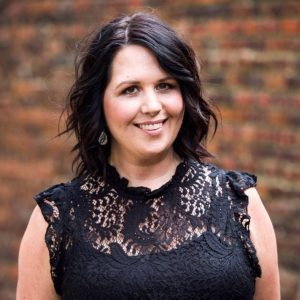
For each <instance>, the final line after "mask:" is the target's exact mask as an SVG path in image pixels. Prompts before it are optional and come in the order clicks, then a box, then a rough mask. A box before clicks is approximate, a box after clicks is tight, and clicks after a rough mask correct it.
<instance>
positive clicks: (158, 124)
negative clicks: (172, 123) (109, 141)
mask: <svg viewBox="0 0 300 300" xmlns="http://www.w3.org/2000/svg"><path fill="white" fill-rule="evenodd" d="M166 121H167V119H165V120H158V121H152V122H143V123H137V124H135V126H137V127H138V128H140V129H143V130H147V131H155V130H158V129H160V128H162V126H163V124H164V123H165V122H166Z"/></svg>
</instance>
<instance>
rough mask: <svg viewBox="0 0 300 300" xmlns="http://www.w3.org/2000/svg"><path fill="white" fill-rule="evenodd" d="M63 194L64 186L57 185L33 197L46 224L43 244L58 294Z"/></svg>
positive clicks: (60, 273)
mask: <svg viewBox="0 0 300 300" xmlns="http://www.w3.org/2000/svg"><path fill="white" fill-rule="evenodd" d="M65 194H66V192H65V184H57V185H54V186H52V187H50V188H48V189H46V190H44V191H43V192H41V193H39V194H37V195H35V196H34V199H35V200H36V202H37V204H38V206H39V207H40V209H41V212H42V215H43V217H44V219H45V220H46V222H47V223H48V227H47V230H46V234H45V242H46V246H47V248H48V251H49V256H50V267H51V276H52V279H53V283H54V287H55V290H56V292H57V293H58V294H61V286H60V283H61V276H62V272H61V271H62V267H61V266H60V260H61V256H62V250H63V239H64V237H63V235H64V225H63V222H64V211H65V205H66V201H65V198H66V196H65Z"/></svg>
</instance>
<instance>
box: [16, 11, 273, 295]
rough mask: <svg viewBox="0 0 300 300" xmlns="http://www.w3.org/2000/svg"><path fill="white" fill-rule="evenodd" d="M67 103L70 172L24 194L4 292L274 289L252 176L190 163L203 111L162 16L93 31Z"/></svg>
mask: <svg viewBox="0 0 300 300" xmlns="http://www.w3.org/2000/svg"><path fill="white" fill-rule="evenodd" d="M68 112H69V115H68V120H67V129H66V131H65V132H75V134H76V137H77V144H76V145H75V146H74V149H73V150H74V151H76V153H77V157H76V159H75V162H76V163H78V164H77V165H78V168H77V176H76V178H74V179H73V180H72V181H70V182H68V183H66V184H58V185H55V186H53V187H51V188H49V189H47V190H45V191H44V192H42V193H40V194H39V195H37V196H36V197H35V199H36V201H37V204H38V206H37V207H36V208H35V209H34V211H33V214H32V216H31V219H30V221H29V224H28V227H27V229H26V232H25V235H24V238H23V240H22V243H21V247H20V255H19V281H18V288H17V298H18V299H214V300H217V299H223V300H224V299H268V300H270V299H279V279H278V278H279V276H278V266H277V250H276V241H275V235H274V230H273V227H272V224H271V221H270V219H269V216H268V214H267V212H266V210H265V208H264V206H263V204H262V202H261V200H260V198H259V195H258V193H257V192H256V190H255V188H254V187H255V185H256V178H255V176H253V175H250V174H247V173H241V172H233V171H231V172H225V171H223V170H221V169H219V168H217V167H215V166H213V165H211V164H207V163H204V159H205V158H206V157H209V156H210V154H209V152H208V151H207V150H206V147H205V139H206V137H207V134H208V130H209V124H210V122H211V120H215V121H216V117H215V114H214V112H213V110H212V109H211V106H210V104H209V103H208V102H207V101H206V100H205V99H204V98H203V97H202V93H201V85H200V78H199V73H198V64H197V61H196V58H195V54H194V52H193V50H192V49H191V48H190V47H189V46H188V45H187V44H186V43H185V42H184V41H182V40H181V39H180V38H179V37H178V36H177V35H176V34H175V33H174V32H173V31H172V30H171V29H170V28H169V27H168V26H166V25H165V24H163V23H162V22H161V21H160V20H158V19H157V18H155V17H153V16H151V15H147V14H142V13H138V14H134V15H132V16H125V17H120V18H117V19H115V20H113V21H111V22H110V23H108V24H107V25H105V26H104V27H103V28H101V29H100V30H99V32H98V33H97V34H96V35H95V36H94V37H93V39H92V40H91V41H90V42H89V43H88V46H87V48H86V49H85V50H84V51H82V57H81V58H80V60H79V61H78V63H77V69H76V81H75V83H74V85H73V87H72V89H71V91H70V94H69V103H68ZM250 216H251V223H250ZM249 223H250V227H249ZM250 233H251V239H250ZM256 253H257V254H256ZM49 261H50V263H49ZM257 277H260V278H257Z"/></svg>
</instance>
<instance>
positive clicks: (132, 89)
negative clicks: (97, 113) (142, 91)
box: [122, 85, 139, 96]
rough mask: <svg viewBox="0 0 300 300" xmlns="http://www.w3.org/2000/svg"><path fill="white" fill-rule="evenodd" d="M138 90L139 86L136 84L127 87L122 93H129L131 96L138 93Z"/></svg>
mask: <svg viewBox="0 0 300 300" xmlns="http://www.w3.org/2000/svg"><path fill="white" fill-rule="evenodd" d="M138 91H139V89H138V87H137V86H135V85H133V86H130V87H128V88H126V89H125V90H124V91H123V92H122V94H125V95H129V96H130V95H134V94H136V93H138Z"/></svg>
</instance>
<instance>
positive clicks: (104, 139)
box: [98, 130, 108, 146]
mask: <svg viewBox="0 0 300 300" xmlns="http://www.w3.org/2000/svg"><path fill="white" fill-rule="evenodd" d="M107 142H108V139H107V134H106V133H105V131H104V130H103V131H102V132H101V133H100V136H99V138H98V143H99V144H100V145H101V146H105V145H106V144H107Z"/></svg>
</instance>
